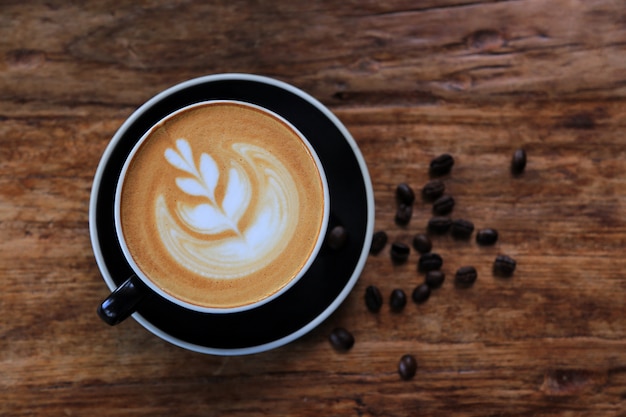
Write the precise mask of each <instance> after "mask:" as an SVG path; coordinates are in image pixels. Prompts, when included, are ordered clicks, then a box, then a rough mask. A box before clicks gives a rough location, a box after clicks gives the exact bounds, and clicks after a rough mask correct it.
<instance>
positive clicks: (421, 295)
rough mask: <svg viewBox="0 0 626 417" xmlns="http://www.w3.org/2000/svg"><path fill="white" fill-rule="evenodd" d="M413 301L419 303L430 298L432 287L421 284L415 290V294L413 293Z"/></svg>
mask: <svg viewBox="0 0 626 417" xmlns="http://www.w3.org/2000/svg"><path fill="white" fill-rule="evenodd" d="M411 297H412V298H413V301H415V302H416V303H417V304H421V303H423V302H425V301H426V300H428V297H430V287H429V286H428V285H427V284H420V285H418V286H417V287H415V289H414V290H413V294H412V295H411Z"/></svg>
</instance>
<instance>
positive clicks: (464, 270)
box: [454, 266, 478, 287]
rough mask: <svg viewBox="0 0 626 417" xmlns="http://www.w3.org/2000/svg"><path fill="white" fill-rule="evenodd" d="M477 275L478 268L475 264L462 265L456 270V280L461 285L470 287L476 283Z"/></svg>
mask: <svg viewBox="0 0 626 417" xmlns="http://www.w3.org/2000/svg"><path fill="white" fill-rule="evenodd" d="M477 277H478V274H477V273H476V268H474V267H473V266H462V267H460V268H459V269H458V270H457V271H456V275H455V276H454V281H455V284H457V285H458V286H460V287H469V286H471V285H473V284H474V282H475V281H476V278H477Z"/></svg>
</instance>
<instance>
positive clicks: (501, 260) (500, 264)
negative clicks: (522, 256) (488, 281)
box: [493, 255, 517, 277]
mask: <svg viewBox="0 0 626 417" xmlns="http://www.w3.org/2000/svg"><path fill="white" fill-rule="evenodd" d="M516 266H517V262H515V259H513V258H511V257H510V256H506V255H498V256H496V260H495V261H494V262H493V272H494V274H495V275H497V276H501V277H510V276H511V275H513V272H515V267H516Z"/></svg>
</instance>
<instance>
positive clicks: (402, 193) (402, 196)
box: [396, 182, 415, 206]
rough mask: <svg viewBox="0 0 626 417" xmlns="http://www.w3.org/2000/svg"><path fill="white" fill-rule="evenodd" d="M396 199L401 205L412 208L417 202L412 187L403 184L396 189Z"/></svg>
mask: <svg viewBox="0 0 626 417" xmlns="http://www.w3.org/2000/svg"><path fill="white" fill-rule="evenodd" d="M396 198H397V199H398V202H399V203H401V204H406V205H407V206H410V205H411V204H413V201H415V193H414V192H413V189H412V188H411V186H409V185H408V184H407V183H404V182H403V183H401V184H399V185H398V187H397V188H396Z"/></svg>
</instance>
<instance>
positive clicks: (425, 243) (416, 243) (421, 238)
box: [413, 233, 433, 253]
mask: <svg viewBox="0 0 626 417" xmlns="http://www.w3.org/2000/svg"><path fill="white" fill-rule="evenodd" d="M413 247H414V248H415V250H416V251H418V252H419V253H428V252H430V251H431V249H432V248H433V243H432V242H431V241H430V239H429V238H428V236H426V235H425V234H422V233H418V234H416V235H415V236H413Z"/></svg>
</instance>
